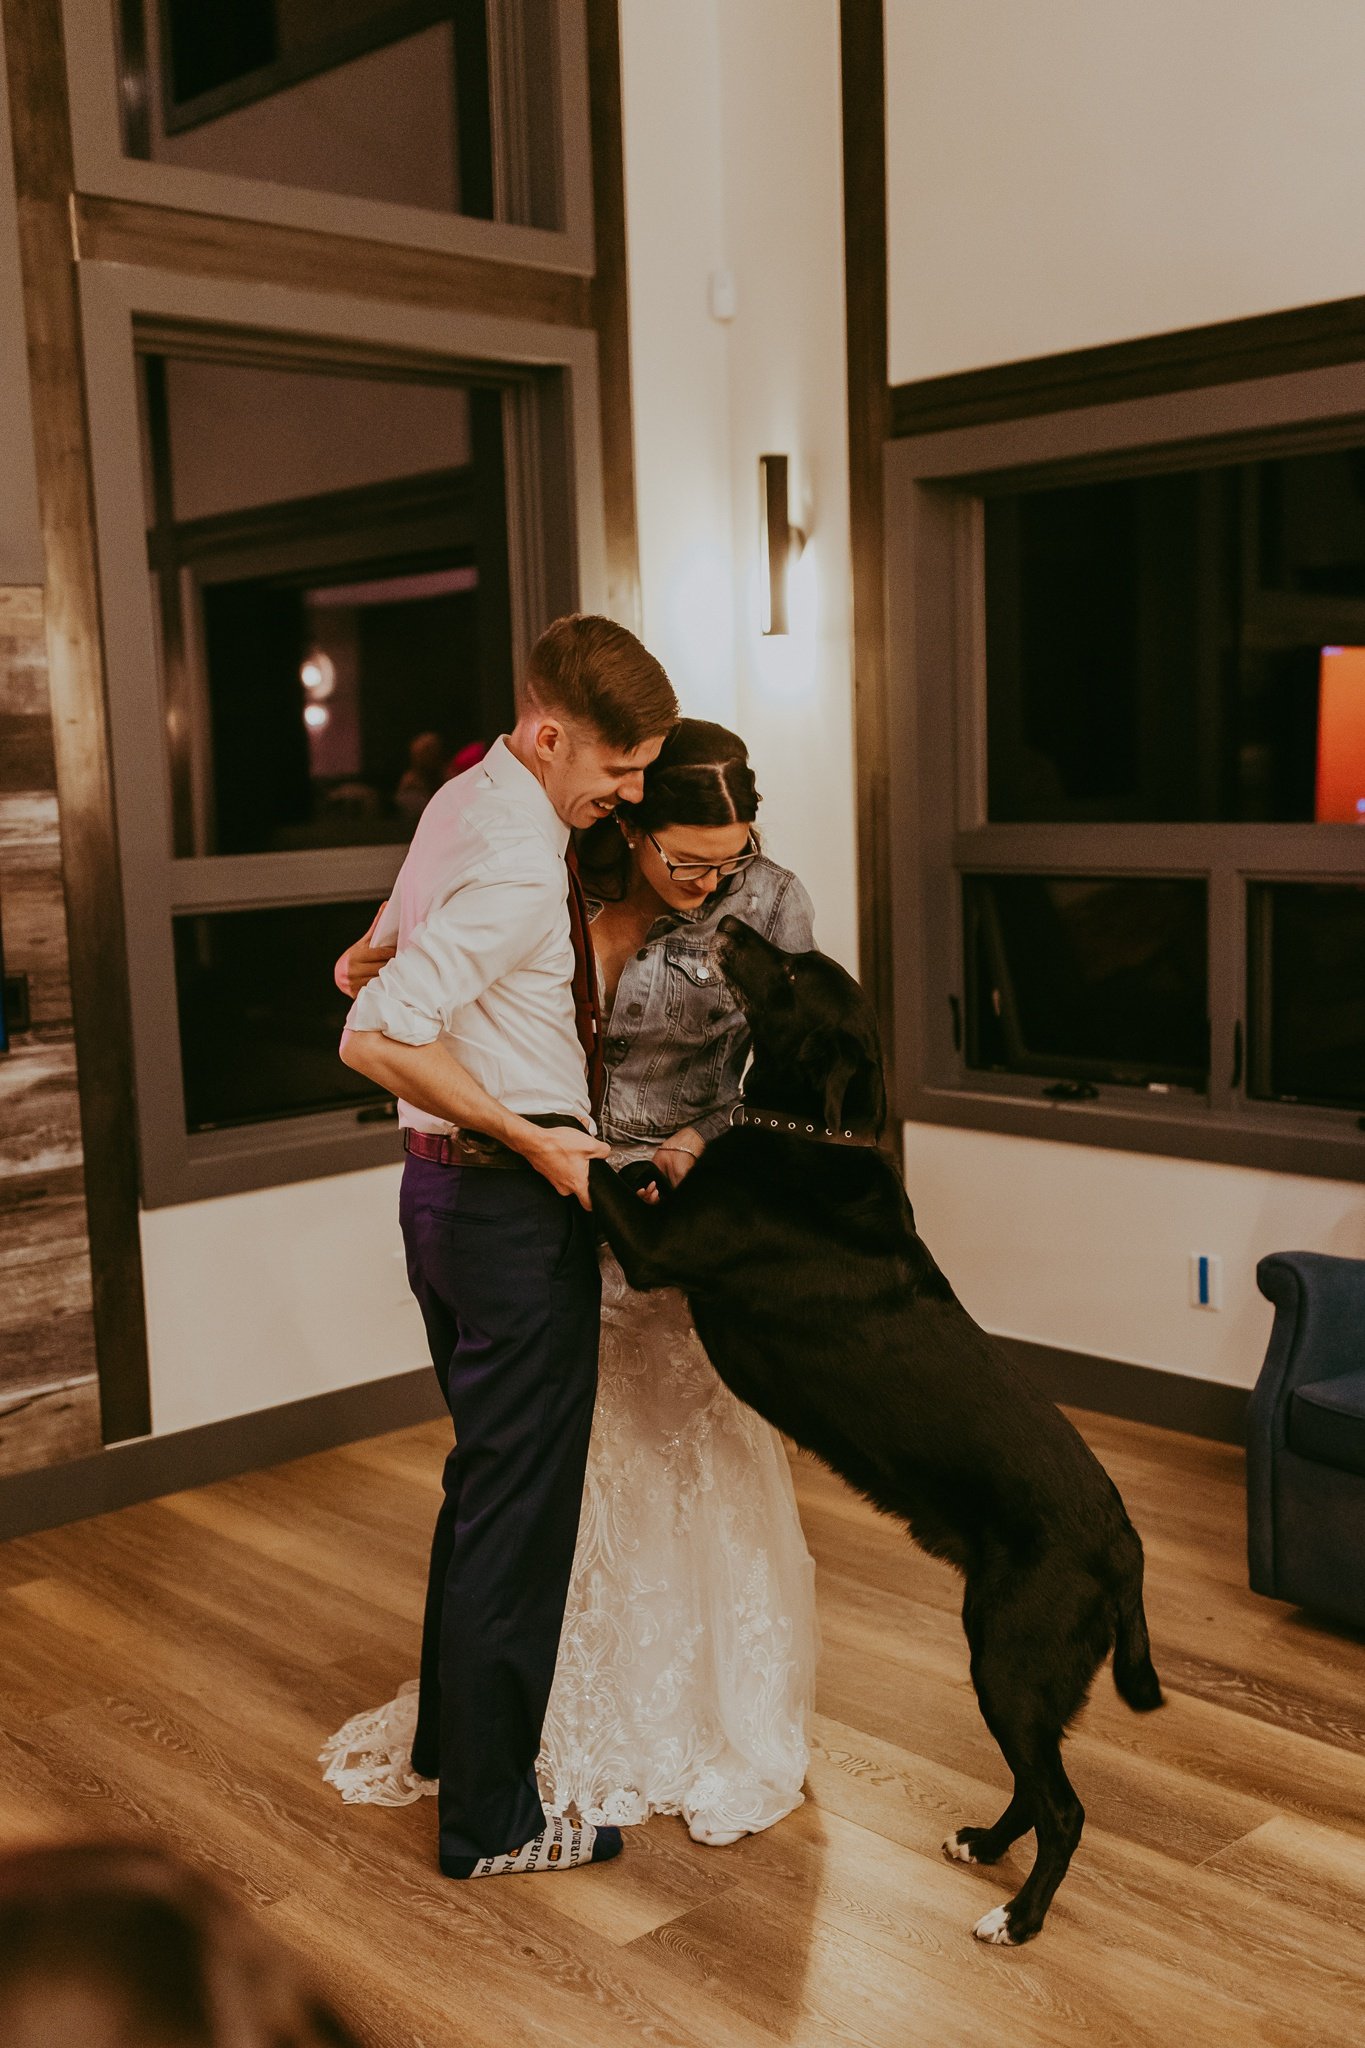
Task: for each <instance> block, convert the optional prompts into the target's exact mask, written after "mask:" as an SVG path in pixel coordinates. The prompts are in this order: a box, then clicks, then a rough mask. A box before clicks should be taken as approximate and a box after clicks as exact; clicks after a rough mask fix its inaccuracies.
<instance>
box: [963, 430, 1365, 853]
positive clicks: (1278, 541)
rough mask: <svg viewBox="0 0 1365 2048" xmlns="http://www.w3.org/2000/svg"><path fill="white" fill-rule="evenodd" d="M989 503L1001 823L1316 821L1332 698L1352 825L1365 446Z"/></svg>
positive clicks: (1363, 697) (1360, 672)
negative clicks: (1350, 646)
mask: <svg viewBox="0 0 1365 2048" xmlns="http://www.w3.org/2000/svg"><path fill="white" fill-rule="evenodd" d="M983 508H984V522H985V556H986V563H985V572H986V690H987V752H988V792H989V801H988V815H989V817H990V818H991V819H992V820H995V821H1001V822H1024V821H1039V822H1048V823H1056V824H1060V823H1064V822H1072V821H1082V820H1093V821H1097V822H1104V823H1119V822H1121V821H1124V820H1135V821H1139V822H1142V823H1146V824H1152V823H1159V822H1164V821H1171V822H1179V821H1189V822H1207V823H1226V822H1241V821H1252V820H1275V821H1280V822H1293V821H1304V822H1309V821H1312V820H1314V819H1315V818H1318V817H1320V816H1321V815H1322V812H1321V810H1320V808H1319V803H1318V786H1317V785H1318V779H1319V758H1318V757H1319V737H1320V734H1319V727H1320V722H1321V721H1320V709H1321V710H1322V711H1323V713H1324V715H1325V723H1323V724H1322V734H1321V736H1322V739H1323V741H1324V743H1325V746H1326V750H1327V751H1326V756H1325V760H1324V768H1325V772H1326V773H1327V775H1328V779H1329V781H1331V780H1332V778H1336V780H1337V781H1338V782H1343V778H1344V782H1343V791H1339V792H1338V797H1337V801H1338V804H1340V801H1341V795H1342V793H1343V792H1344V784H1345V783H1349V784H1350V790H1349V809H1348V810H1347V811H1346V812H1345V813H1344V814H1343V813H1342V812H1341V811H1340V809H1338V812H1337V813H1335V814H1334V815H1337V816H1342V815H1345V816H1346V818H1347V819H1348V820H1353V819H1354V817H1355V816H1356V812H1355V808H1354V806H1355V803H1356V801H1357V800H1361V801H1362V802H1363V803H1365V690H1363V689H1362V679H1363V678H1365V666H1362V662H1365V656H1361V655H1359V654H1357V655H1356V657H1355V660H1354V661H1353V662H1352V661H1349V660H1343V659H1342V658H1341V657H1342V654H1343V650H1342V649H1341V648H1340V647H1337V646H1335V645H1334V644H1333V643H1335V642H1337V641H1339V640H1343V639H1344V640H1348V641H1349V640H1351V639H1352V638H1359V637H1360V636H1361V635H1362V634H1365V446H1361V447H1358V448H1343V449H1340V450H1335V451H1333V452H1332V453H1330V454H1312V455H1303V456H1297V457H1293V456H1291V457H1281V458H1278V459H1275V460H1271V461H1263V462H1253V463H1231V464H1224V465H1221V466H1219V467H1216V468H1214V467H1210V468H1200V469H1188V470H1179V471H1174V472H1171V473H1169V474H1164V475H1158V476H1135V477H1121V478H1117V479H1113V480H1110V481H1105V482H1102V483H1083V484H1072V485H1069V486H1063V487H1060V488H1055V489H1047V488H1043V489H1037V488H1034V489H1030V490H1025V491H1011V490H1002V491H992V492H989V493H988V494H986V495H985V497H984V499H983ZM1325 655H1330V656H1332V657H1334V659H1333V660H1332V661H1331V663H1330V665H1329V666H1327V667H1325V666H1324V660H1325ZM1356 707H1360V708H1356Z"/></svg>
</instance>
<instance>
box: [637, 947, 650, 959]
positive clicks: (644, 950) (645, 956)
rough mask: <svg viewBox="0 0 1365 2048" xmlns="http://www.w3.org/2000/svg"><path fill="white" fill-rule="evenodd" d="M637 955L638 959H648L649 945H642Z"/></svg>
mask: <svg viewBox="0 0 1365 2048" xmlns="http://www.w3.org/2000/svg"><path fill="white" fill-rule="evenodd" d="M635 957H636V959H637V960H648V958H649V948H648V947H647V946H641V948H640V950H639V952H638V953H637V954H636V955H635Z"/></svg>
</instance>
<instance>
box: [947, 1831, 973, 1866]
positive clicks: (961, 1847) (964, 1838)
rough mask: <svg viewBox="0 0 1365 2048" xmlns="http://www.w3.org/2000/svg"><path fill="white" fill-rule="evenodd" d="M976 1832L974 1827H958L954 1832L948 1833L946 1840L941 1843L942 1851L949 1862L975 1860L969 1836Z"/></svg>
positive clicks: (969, 1861) (970, 1861)
mask: <svg viewBox="0 0 1365 2048" xmlns="http://www.w3.org/2000/svg"><path fill="white" fill-rule="evenodd" d="M976 1832H977V1830H976V1829H975V1828H958V1829H957V1831H956V1833H955V1834H951V1835H949V1837H948V1839H947V1841H946V1842H945V1843H944V1844H943V1853H944V1855H945V1856H946V1857H947V1858H948V1861H949V1862H950V1863H975V1862H976V1857H975V1856H974V1855H973V1854H972V1844H971V1837H972V1836H973V1835H974V1834H975V1833H976Z"/></svg>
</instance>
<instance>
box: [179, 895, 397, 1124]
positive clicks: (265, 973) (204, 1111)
mask: <svg viewBox="0 0 1365 2048" xmlns="http://www.w3.org/2000/svg"><path fill="white" fill-rule="evenodd" d="M373 915H374V905H373V903H372V902H370V901H369V900H368V899H365V900H363V901H361V902H358V903H315V904H293V905H290V906H288V907H287V908H284V909H270V910H220V911H215V912H214V913H213V914H212V915H210V916H179V917H177V918H176V919H175V987H176V1008H177V1010H178V1012H179V1017H180V1044H181V1048H182V1059H183V1066H184V1085H185V1123H186V1127H187V1129H188V1130H189V1131H191V1132H201V1131H217V1130H224V1129H230V1128H241V1127H243V1126H249V1125H254V1124H263V1123H269V1122H272V1121H274V1120H276V1119H278V1118H282V1117H296V1116H310V1115H315V1114H317V1113H318V1112H320V1111H323V1110H333V1109H336V1110H342V1109H359V1108H362V1107H363V1106H365V1105H373V1107H374V1109H375V1113H376V1115H378V1116H382V1115H383V1114H384V1108H385V1098H384V1096H383V1094H382V1093H381V1092H380V1091H379V1090H377V1089H376V1088H375V1087H374V1085H373V1083H372V1082H369V1081H367V1080H366V1079H365V1077H364V1075H363V1074H356V1073H353V1072H352V1071H351V1069H350V1068H348V1067H344V1066H343V1065H342V1064H341V1061H340V1060H339V1059H338V1058H337V1043H338V1041H339V1039H340V1037H341V1029H342V1025H343V1024H344V1023H345V1020H346V1011H347V1009H348V1008H349V1005H348V1003H347V1001H346V998H345V997H344V996H343V995H341V994H339V993H338V991H337V990H336V989H335V988H334V987H333V986H332V963H333V962H334V961H335V960H336V958H337V956H338V955H339V954H340V953H342V952H344V950H345V949H346V947H347V946H349V945H350V943H351V941H352V940H353V939H354V938H355V937H356V936H357V934H358V933H360V932H363V931H364V929H365V927H366V925H367V924H368V923H369V920H370V919H371V917H372V916H373Z"/></svg>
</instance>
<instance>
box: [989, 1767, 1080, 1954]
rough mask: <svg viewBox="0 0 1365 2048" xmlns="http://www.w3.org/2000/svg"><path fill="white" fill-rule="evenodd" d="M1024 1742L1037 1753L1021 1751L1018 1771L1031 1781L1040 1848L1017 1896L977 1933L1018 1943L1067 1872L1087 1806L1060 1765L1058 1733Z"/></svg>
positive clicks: (1035, 1926)
mask: <svg viewBox="0 0 1365 2048" xmlns="http://www.w3.org/2000/svg"><path fill="white" fill-rule="evenodd" d="M1011 1746H1013V1745H1011ZM1026 1747H1027V1748H1028V1749H1030V1750H1031V1751H1032V1752H1033V1754H1032V1756H1031V1757H1030V1758H1029V1759H1028V1760H1027V1761H1025V1759H1024V1757H1023V1756H1020V1759H1019V1762H1018V1763H1017V1764H1016V1765H1015V1775H1016V1780H1019V1781H1022V1782H1023V1783H1024V1784H1025V1785H1026V1786H1027V1794H1026V1796H1027V1798H1028V1802H1029V1805H1030V1808H1031V1810H1032V1813H1033V1825H1034V1830H1035V1832H1036V1834H1037V1837H1038V1853H1037V1855H1036V1856H1035V1858H1034V1860H1033V1868H1032V1870H1031V1871H1030V1872H1029V1874H1028V1876H1027V1877H1026V1878H1025V1879H1024V1882H1023V1884H1022V1885H1021V1886H1020V1887H1019V1890H1018V1891H1017V1892H1016V1893H1015V1895H1014V1897H1013V1898H1012V1899H1010V1900H1009V1902H1008V1903H1007V1904H1006V1905H1003V1906H995V1907H993V1908H992V1910H991V1911H990V1912H989V1913H987V1914H985V1915H984V1916H983V1917H982V1918H981V1919H980V1920H978V1921H977V1923H976V1927H975V1930H974V1932H975V1934H976V1937H977V1939H978V1940H979V1941H991V1942H998V1943H1007V1944H1009V1945H1011V1946H1014V1945H1017V1944H1018V1943H1019V1942H1024V1941H1031V1940H1032V1939H1033V1937H1034V1935H1035V1934H1036V1933H1037V1932H1038V1930H1039V1928H1040V1927H1041V1926H1042V1924H1043V1920H1044V1917H1045V1916H1046V1913H1047V1909H1048V1907H1049V1906H1050V1905H1051V1904H1052V1900H1053V1895H1054V1894H1055V1892H1056V1890H1057V1887H1058V1885H1059V1884H1060V1883H1061V1881H1062V1879H1063V1878H1064V1877H1065V1876H1066V1873H1067V1868H1068V1865H1069V1864H1070V1862H1071V1859H1072V1857H1073V1856H1074V1855H1075V1853H1076V1845H1077V1844H1078V1842H1079V1841H1080V1839H1081V1829H1082V1827H1083V1826H1084V1823H1085V1809H1084V1808H1083V1807H1082V1805H1081V1802H1080V1800H1079V1799H1078V1798H1077V1797H1076V1792H1075V1788H1074V1786H1073V1785H1072V1783H1071V1780H1070V1779H1069V1778H1068V1777H1067V1775H1066V1770H1065V1768H1064V1766H1063V1764H1062V1750H1061V1742H1060V1737H1059V1735H1047V1736H1044V1735H1039V1736H1037V1737H1035V1738H1033V1739H1032V1740H1029V1741H1028V1742H1027V1743H1026ZM1017 1796H1018V1795H1017V1794H1016V1797H1017Z"/></svg>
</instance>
